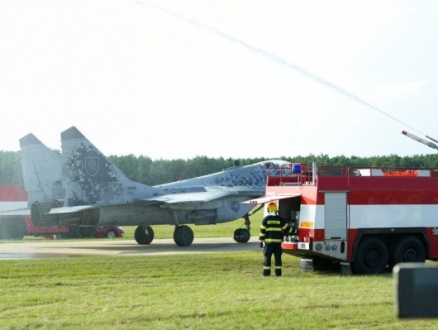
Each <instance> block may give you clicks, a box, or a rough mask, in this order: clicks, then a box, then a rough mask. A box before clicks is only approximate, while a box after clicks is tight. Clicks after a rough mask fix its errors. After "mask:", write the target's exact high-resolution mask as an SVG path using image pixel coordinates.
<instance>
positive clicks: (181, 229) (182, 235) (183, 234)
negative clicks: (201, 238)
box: [173, 225, 195, 246]
mask: <svg viewBox="0 0 438 330" xmlns="http://www.w3.org/2000/svg"><path fill="white" fill-rule="evenodd" d="M194 237H195V235H194V234H193V230H192V228H190V227H189V226H185V225H182V226H177V227H175V231H174V233H173V240H174V241H175V243H176V245H178V246H189V245H190V244H192V242H193V239H194Z"/></svg>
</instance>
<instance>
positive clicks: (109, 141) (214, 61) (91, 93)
mask: <svg viewBox="0 0 438 330" xmlns="http://www.w3.org/2000/svg"><path fill="white" fill-rule="evenodd" d="M436 17H438V2H437V1H435V0H429V1H428V0H411V1H399V0H386V1H377V0H374V1H373V0H370V1H356V0H345V1H340V0H331V1H325V0H306V1H296V0H284V1H283V0H270V1H267V0H237V1H236V0H185V1H181V0H163V1H148V0H137V1H134V0H74V1H73V0H69V1H66V0H64V1H57V0H40V1H32V0H22V1H1V2H0V45H1V46H0V111H1V112H0V113H1V115H2V116H1V120H0V150H3V151H18V150H19V148H20V146H19V139H20V138H21V137H23V136H25V135H27V134H28V133H33V134H34V135H35V136H36V137H37V138H38V139H40V140H41V141H42V142H43V143H44V144H46V145H47V146H48V147H49V148H52V149H58V150H60V149H61V141H60V133H61V132H62V131H64V130H66V129H68V128H70V127H71V126H76V127H77V128H78V129H79V130H80V131H81V132H82V133H83V134H84V135H85V136H86V137H87V138H88V139H89V140H90V141H91V142H92V143H93V144H94V145H95V146H96V147H98V148H99V149H100V151H101V152H102V153H104V154H106V155H120V156H122V155H129V154H134V155H136V156H140V155H143V156H148V157H151V158H152V159H178V158H182V159H191V158H194V157H196V156H207V157H213V158H217V157H224V158H229V157H232V158H256V157H266V158H278V157H281V156H285V157H294V156H298V155H301V156H307V155H310V154H314V155H320V154H324V155H329V156H330V157H334V156H339V155H344V156H347V157H350V156H353V155H354V156H359V157H370V156H384V155H392V154H396V155H399V156H412V155H417V154H431V153H435V152H437V150H434V149H430V148H428V147H427V146H424V145H422V144H420V143H418V142H415V141H413V140H411V139H409V138H407V137H406V136H404V135H402V134H401V132H402V131H403V130H406V131H408V132H410V133H413V134H415V135H418V136H419V137H422V138H424V135H429V136H431V137H434V138H435V139H438V129H437V123H438V108H437V105H438V93H437V90H438V61H437V60H436V59H437V57H438V43H437V42H436V41H437V40H438V20H437V19H436Z"/></svg>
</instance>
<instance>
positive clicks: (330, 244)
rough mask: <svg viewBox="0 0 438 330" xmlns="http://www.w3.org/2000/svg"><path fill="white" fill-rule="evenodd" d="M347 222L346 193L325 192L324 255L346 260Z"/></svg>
mask: <svg viewBox="0 0 438 330" xmlns="http://www.w3.org/2000/svg"><path fill="white" fill-rule="evenodd" d="M347 221H348V205H347V193H346V192H326V193H325V205H324V222H325V223H324V229H325V231H324V241H325V247H324V249H325V254H327V255H329V256H331V257H335V258H339V259H342V260H346V257H347Z"/></svg>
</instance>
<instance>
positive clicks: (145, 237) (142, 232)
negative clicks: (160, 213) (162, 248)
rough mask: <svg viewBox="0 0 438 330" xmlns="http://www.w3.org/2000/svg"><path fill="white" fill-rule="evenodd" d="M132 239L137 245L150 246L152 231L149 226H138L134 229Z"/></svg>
mask: <svg viewBox="0 0 438 330" xmlns="http://www.w3.org/2000/svg"><path fill="white" fill-rule="evenodd" d="M134 238H135V241H136V242H137V243H138V244H141V245H147V244H150V243H151V242H152V241H153V239H154V231H153V229H152V228H151V227H150V226H138V227H137V228H136V229H135V232H134Z"/></svg>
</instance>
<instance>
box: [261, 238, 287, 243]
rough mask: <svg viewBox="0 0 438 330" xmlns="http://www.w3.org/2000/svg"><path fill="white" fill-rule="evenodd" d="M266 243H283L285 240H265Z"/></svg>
mask: <svg viewBox="0 0 438 330" xmlns="http://www.w3.org/2000/svg"><path fill="white" fill-rule="evenodd" d="M265 242H266V243H268V244H269V243H281V242H283V239H276V238H265Z"/></svg>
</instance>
